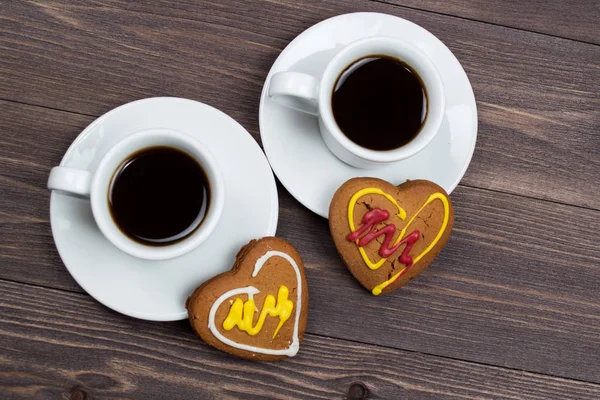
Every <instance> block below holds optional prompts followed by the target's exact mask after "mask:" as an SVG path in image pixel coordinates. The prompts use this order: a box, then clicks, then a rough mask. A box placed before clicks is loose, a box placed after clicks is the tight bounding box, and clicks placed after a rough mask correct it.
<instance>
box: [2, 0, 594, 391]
mask: <svg viewBox="0 0 600 400" xmlns="http://www.w3.org/2000/svg"><path fill="white" fill-rule="evenodd" d="M355 11H375V12H382V13H388V14H392V15H396V16H400V17H402V18H406V19H408V20H411V21H413V22H415V23H417V24H419V25H421V26H423V27H425V28H426V29H428V30H429V31H431V32H432V33H433V34H435V35H436V36H437V37H439V38H440V39H441V40H442V41H443V42H444V43H445V44H446V45H447V46H448V47H449V48H450V49H451V50H452V51H453V52H454V53H455V55H456V56H457V57H458V59H459V60H460V61H461V63H462V64H463V66H464V68H465V70H466V72H467V74H468V75H469V78H470V79H471V82H472V84H473V88H474V91H475V96H476V98H477V105H478V110H479V137H478V141H477V149H476V151H475V155H474V157H473V162H472V164H471V166H470V168H469V170H468V171H467V174H466V176H465V178H464V179H463V181H462V182H461V184H460V185H459V186H458V188H457V189H456V190H455V191H454V193H453V194H452V200H453V202H454V204H455V210H456V223H455V227H454V232H453V234H452V237H451V239H450V242H449V243H448V245H447V246H446V248H445V249H444V251H443V252H442V254H441V256H440V257H439V258H438V259H437V260H436V261H435V262H434V263H433V265H431V266H430V268H429V269H427V270H426V272H425V273H423V274H422V275H421V276H420V277H419V278H418V279H416V280H414V281H413V282H411V283H410V284H409V285H408V286H406V287H405V288H403V289H401V290H399V291H397V292H395V293H393V294H392V295H388V296H385V297H382V298H372V296H371V295H370V294H369V293H368V292H367V291H365V290H363V289H362V288H361V287H359V285H358V284H357V283H356V282H355V281H354V279H353V278H352V277H351V276H350V275H349V274H348V272H347V271H346V269H345V268H344V266H343V265H342V263H341V261H340V260H339V258H338V256H337V255H336V251H335V248H334V246H333V244H332V242H331V240H330V238H329V231H328V226H327V221H325V220H324V219H322V218H320V217H317V216H316V215H314V214H312V213H311V212H310V211H308V210H307V209H305V208H304V207H302V206H301V205H300V204H299V203H298V202H297V201H296V200H294V199H293V198H292V197H291V195H290V194H289V193H288V192H286V190H285V189H284V188H283V187H281V186H278V189H279V200H280V204H281V210H280V220H279V230H278V235H279V236H281V237H283V238H286V239H288V240H289V241H291V242H292V243H293V244H294V245H295V246H296V247H297V248H298V249H299V250H300V252H301V254H302V256H303V257H304V260H305V263H306V268H307V278H308V284H309V288H310V307H309V308H310V312H309V317H308V325H307V329H306V330H307V334H306V336H305V338H304V342H303V344H302V347H301V350H300V353H299V354H298V356H297V357H295V358H293V359H290V360H286V361H283V362H277V363H260V362H250V361H244V360H240V359H236V358H233V357H230V356H228V355H226V354H225V353H221V352H219V351H216V350H214V349H212V348H209V347H208V346H206V345H204V344H203V343H202V342H201V341H200V340H199V339H198V338H197V337H196V336H195V335H194V334H193V333H192V331H191V329H190V326H189V324H188V322H187V321H181V322H173V323H158V322H147V321H141V320H136V319H132V318H128V317H125V316H123V315H120V314H117V313H115V312H113V311H111V310H110V309H107V308H105V307H103V306H101V305H100V304H99V303H97V302H96V301H94V300H93V299H92V298H91V297H90V296H88V295H87V294H86V293H85V292H84V291H83V290H82V289H81V288H80V287H79V286H78V285H77V284H76V283H75V282H74V280H73V279H72V278H71V276H70V275H69V274H68V272H67V270H66V268H65V267H64V265H63V263H62V262H61V260H60V258H59V256H58V254H57V252H56V249H55V247H54V243H53V240H52V235H51V232H50V224H49V214H48V208H49V193H48V191H47V190H46V188H45V185H46V179H47V176H48V173H49V171H50V168H51V167H52V166H54V165H56V164H58V163H59V161H60V159H61V157H62V155H63V153H64V152H65V151H66V149H67V148H68V146H69V144H70V143H71V141H72V140H73V139H74V138H75V137H76V136H77V135H78V134H79V132H80V131H81V130H82V129H83V128H84V127H85V126H86V125H87V124H89V123H90V122H91V121H92V120H94V119H95V118H96V117H97V116H99V115H101V114H103V113H105V112H106V111H108V110H110V109H112V108H114V107H116V106H118V105H120V104H123V103H126V102H129V101H132V100H135V99H139V98H144V97H151V96H178V97H186V98H190V99H195V100H200V101H203V102H206V103H208V104H211V105H213V106H215V107H217V108H220V109H221V110H223V111H225V112H226V113H227V114H229V115H231V116H232V117H233V118H235V119H236V120H238V121H239V122H240V123H241V124H242V125H243V126H244V127H245V128H246V129H248V130H249V131H250V133H251V134H252V135H253V136H254V138H256V140H257V141H260V139H259V131H258V101H259V97H260V91H261V88H262V85H263V81H264V79H265V77H266V75H267V72H268V70H269V68H270V66H271V64H272V63H273V61H274V60H275V59H276V57H277V55H278V54H279V52H280V51H281V50H282V49H283V48H284V47H285V46H286V45H287V44H288V43H289V42H290V40H292V39H293V38H294V37H295V36H297V35H298V34H299V33H300V32H302V31H303V30H305V29H306V28H308V27H310V26H311V25H313V24H315V23H317V22H319V21H321V20H323V19H325V18H328V17H331V16H334V15H338V14H343V13H348V12H355ZM0 18H1V24H0V98H1V99H2V100H1V101H0V205H1V208H0V310H1V317H0V318H1V323H0V348H1V351H0V386H1V389H0V398H3V399H6V398H8V399H13V398H14V399H21V398H23V399H28V398H48V399H50V398H52V399H57V398H61V399H86V398H87V399H94V398H121V397H127V398H139V399H149V398H156V399H175V398H196V399H230V398H256V399H261V398H270V397H274V398H281V399H292V398H298V399H309V398H310V399H312V398H318V399H342V398H346V397H347V398H351V399H363V398H373V399H375V398H377V399H403V398H410V399H414V398H419V399H421V398H423V399H444V398H508V399H567V398H573V399H598V398H600V195H598V190H599V189H600V114H599V110H600V100H599V99H600V47H599V45H600V28H599V22H600V3H598V1H597V0H579V1H570V2H568V1H562V0H546V1H540V0H538V1H534V0H531V1H520V0H508V1H498V0H476V1H470V0H455V1H439V0H427V1H420V0H383V1H369V0H355V1H349V0H334V1H327V2H323V1H318V0H308V1H300V0H271V1H268V0H252V1H227V0H226V1H222V2H209V1H206V2H203V1H198V0H187V1H183V0H182V1H172V0H153V1H137V2H130V1H126V0H97V1H84V0H48V1H33V0H31V1H25V0H5V1H3V2H2V3H0Z"/></svg>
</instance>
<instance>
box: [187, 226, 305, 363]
mask: <svg viewBox="0 0 600 400" xmlns="http://www.w3.org/2000/svg"><path fill="white" fill-rule="evenodd" d="M186 308H187V310H188V316H189V320H190V323H191V325H192V327H193V329H194V331H195V332H196V333H197V334H198V335H199V336H200V337H201V338H202V339H203V340H204V341H205V342H206V343H208V344H209V345H211V346H213V347H215V348H217V349H219V350H223V351H225V352H227V353H230V354H233V355H236V356H239V357H243V358H248V359H255V360H278V359H282V358H285V357H293V356H294V355H296V353H297V352H298V350H299V348H300V343H301V342H302V336H303V335H304V329H305V327H306V317H307V314H308V290H307V287H306V278H305V276H304V265H303V263H302V259H301V258H300V254H298V252H297V251H296V249H294V247H293V246H292V245H291V244H290V243H288V242H287V241H285V240H283V239H279V238H275V237H266V238H262V239H260V240H252V241H251V242H250V243H248V244H247V245H246V246H244V247H243V248H242V249H241V250H240V251H239V253H238V254H237V256H236V261H235V264H234V265H233V268H232V269H231V270H230V271H228V272H225V273H223V274H220V275H217V276H215V277H214V278H212V279H210V280H208V281H206V282H205V283H203V284H202V285H200V286H199V287H198V288H197V289H196V290H195V291H194V293H193V294H192V295H191V296H190V297H189V298H188V299H187V302H186Z"/></svg>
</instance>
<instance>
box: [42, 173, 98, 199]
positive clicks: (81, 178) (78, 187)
mask: <svg viewBox="0 0 600 400" xmlns="http://www.w3.org/2000/svg"><path fill="white" fill-rule="evenodd" d="M91 183H92V174H91V173H90V172H89V171H85V170H82V169H76V168H67V167H54V168H52V171H50V176H49V177H48V189H50V190H56V191H57V192H60V193H62V194H66V195H69V196H74V197H81V198H89V197H90V190H91V186H92V185H91Z"/></svg>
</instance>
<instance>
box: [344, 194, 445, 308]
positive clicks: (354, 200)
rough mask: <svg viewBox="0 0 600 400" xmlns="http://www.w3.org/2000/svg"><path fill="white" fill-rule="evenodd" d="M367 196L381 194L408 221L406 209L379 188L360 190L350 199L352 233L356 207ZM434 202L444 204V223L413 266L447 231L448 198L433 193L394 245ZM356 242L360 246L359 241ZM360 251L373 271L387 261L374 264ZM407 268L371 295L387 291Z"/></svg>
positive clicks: (363, 250)
mask: <svg viewBox="0 0 600 400" xmlns="http://www.w3.org/2000/svg"><path fill="white" fill-rule="evenodd" d="M367 194H379V195H382V196H385V198H386V199H388V200H390V202H391V203H393V204H394V205H395V206H396V208H398V217H399V218H400V219H402V220H404V219H406V211H404V209H402V208H401V207H400V206H399V205H398V203H397V202H396V200H395V199H394V198H393V197H392V196H391V195H390V194H388V193H386V192H384V191H383V190H381V189H378V188H365V189H362V190H359V191H358V192H356V193H355V194H354V196H352V198H351V199H350V203H349V204H348V224H349V225H350V231H351V232H354V231H355V229H356V228H355V226H354V206H355V205H356V203H357V202H358V200H359V199H360V198H361V197H362V196H364V195H367ZM434 200H440V201H441V202H442V204H443V205H444V219H443V222H442V226H441V227H440V230H439V231H438V233H437V235H436V236H435V238H434V239H433V241H432V242H431V243H430V244H429V246H427V248H426V249H425V250H423V252H421V253H420V254H419V255H418V256H416V257H415V258H413V264H412V265H415V264H416V263H417V262H418V261H419V260H420V259H422V258H423V257H425V255H426V254H427V253H429V252H430V251H431V249H433V247H434V246H435V245H436V244H437V242H438V241H439V240H440V239H441V237H442V235H443V234H444V231H445V230H446V227H447V226H448V221H449V219H450V204H449V203H448V198H447V197H446V195H444V194H443V193H439V192H436V193H433V194H432V195H430V196H429V198H428V199H427V200H426V201H425V203H424V204H423V205H422V206H421V208H419V210H418V211H417V212H416V213H415V215H413V216H412V218H411V219H410V220H409V221H408V223H407V224H406V225H405V226H404V228H403V229H402V230H401V231H400V234H399V235H398V238H397V239H396V242H395V243H394V244H397V243H398V242H400V241H401V240H402V238H403V237H404V235H405V234H406V231H407V230H408V227H409V226H410V224H412V222H413V221H414V220H415V218H416V217H417V216H418V215H419V213H420V212H421V211H423V209H424V208H425V207H427V205H429V203H431V202H432V201H434ZM356 242H357V244H358V240H357V241H356ZM358 250H359V251H360V254H361V256H362V258H363V261H364V262H365V264H367V266H368V267H369V268H370V269H372V270H376V269H378V268H379V267H381V266H382V265H383V264H384V263H385V262H386V260H387V258H382V259H380V260H379V261H378V262H376V263H374V262H372V261H371V260H370V259H369V257H368V256H367V252H366V251H365V249H364V248H363V247H360V246H359V247H358ZM406 268H408V267H404V268H403V269H402V270H400V271H399V272H397V273H396V274H395V275H394V276H392V277H391V278H390V279H388V280H387V281H385V282H382V283H380V284H379V285H377V286H375V287H374V288H373V290H372V291H371V293H373V295H375V296H378V295H380V294H381V292H382V291H383V289H385V288H386V287H387V286H389V285H390V284H391V283H393V282H394V281H395V280H396V279H398V277H399V276H400V275H402V274H403V273H405V272H406Z"/></svg>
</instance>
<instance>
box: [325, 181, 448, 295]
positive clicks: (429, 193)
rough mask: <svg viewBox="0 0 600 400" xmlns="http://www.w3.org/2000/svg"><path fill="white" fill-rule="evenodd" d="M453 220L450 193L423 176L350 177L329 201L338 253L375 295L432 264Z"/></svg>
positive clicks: (445, 240)
mask: <svg viewBox="0 0 600 400" xmlns="http://www.w3.org/2000/svg"><path fill="white" fill-rule="evenodd" d="M453 224H454V211H453V208H452V203H451V202H450V198H449V197H448V194H447V193H446V191H445V190H444V189H442V188H441V187H440V186H438V185H436V184H435V183H433V182H430V181H425V180H415V181H406V183H404V184H402V185H400V186H398V187H396V186H394V185H392V184H391V183H389V182H386V181H383V180H381V179H376V178H354V179H350V180H349V181H347V182H346V183H344V184H343V185H342V186H341V187H340V188H339V189H338V190H337V191H336V192H335V194H334V196H333V199H332V200H331V205H330V206H329V228H330V230H331V236H332V237H333V241H334V243H335V246H336V247H337V250H338V252H339V254H340V256H341V257H342V259H343V261H344V263H345V264H346V266H347V267H348V269H349V270H350V272H351V273H352V275H354V277H355V278H356V279H357V280H358V281H359V282H360V283H361V284H362V285H363V286H364V287H365V288H367V289H368V290H370V291H371V293H373V294H374V295H376V296H377V295H379V294H382V293H389V292H392V291H394V290H396V289H398V288H399V287H401V286H404V285H405V284H406V283H407V282H408V281H409V280H411V279H412V278H414V277H415V276H417V275H419V274H420V273H421V272H422V271H423V270H424V269H425V268H426V267H427V266H428V265H429V264H431V262H432V261H433V259H434V258H435V257H436V256H437V255H438V254H439V252H440V251H441V250H442V248H443V247H444V245H445V244H446V242H447V241H448V238H449V237H450V231H451V230H452V225H453Z"/></svg>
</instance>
